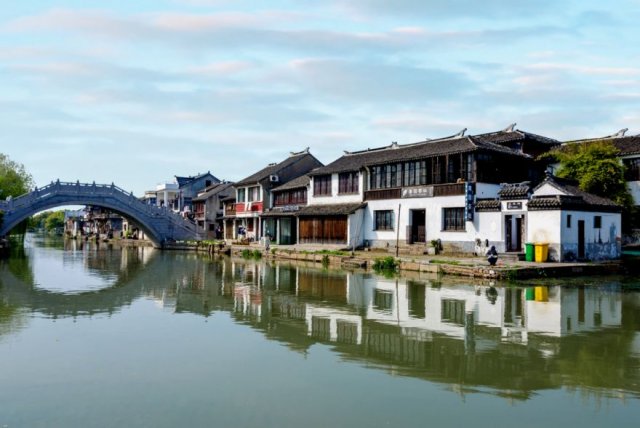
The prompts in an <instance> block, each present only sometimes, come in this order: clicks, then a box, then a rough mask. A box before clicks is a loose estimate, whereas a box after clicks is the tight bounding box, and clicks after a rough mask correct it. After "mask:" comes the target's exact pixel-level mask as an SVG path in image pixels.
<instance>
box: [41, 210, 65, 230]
mask: <svg viewBox="0 0 640 428" xmlns="http://www.w3.org/2000/svg"><path fill="white" fill-rule="evenodd" d="M60 227H64V211H53V212H50V213H49V215H48V216H47V219H46V220H45V221H44V228H45V229H46V230H55V229H57V228H60Z"/></svg>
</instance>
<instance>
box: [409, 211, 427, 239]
mask: <svg viewBox="0 0 640 428" xmlns="http://www.w3.org/2000/svg"><path fill="white" fill-rule="evenodd" d="M426 217H427V216H426V211H425V210H411V231H410V233H411V241H410V243H412V244H413V243H416V242H419V243H423V242H426V240H427V233H426V220H427V218H426Z"/></svg>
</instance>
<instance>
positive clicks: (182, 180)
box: [176, 172, 220, 187]
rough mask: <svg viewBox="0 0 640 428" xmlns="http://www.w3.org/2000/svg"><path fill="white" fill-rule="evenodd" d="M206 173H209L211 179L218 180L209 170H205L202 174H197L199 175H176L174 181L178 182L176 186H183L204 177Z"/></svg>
mask: <svg viewBox="0 0 640 428" xmlns="http://www.w3.org/2000/svg"><path fill="white" fill-rule="evenodd" d="M207 175H210V176H211V177H212V178H213V181H220V180H218V179H217V178H216V177H215V176H214V175H213V174H211V172H205V173H204V174H199V175H194V176H189V177H181V176H178V175H176V181H177V182H178V187H183V186H185V185H187V184H189V183H191V182H192V181H194V180H198V179H200V178H203V177H206V176H207Z"/></svg>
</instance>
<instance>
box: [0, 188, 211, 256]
mask: <svg viewBox="0 0 640 428" xmlns="http://www.w3.org/2000/svg"><path fill="white" fill-rule="evenodd" d="M63 205H95V206H99V207H104V208H108V209H110V210H112V211H113V212H116V213H118V214H120V215H122V216H124V217H127V218H129V219H131V220H133V221H135V222H136V223H137V224H138V225H140V228H141V229H142V230H143V231H144V232H145V234H146V235H147V237H148V238H149V239H150V240H151V241H152V242H153V244H154V246H155V247H163V246H164V244H165V243H166V242H168V241H172V240H175V241H178V240H187V239H199V235H198V232H197V226H196V225H195V223H193V222H192V221H190V220H187V219H185V218H183V217H182V216H180V215H179V214H176V213H174V212H173V211H171V210H170V209H168V208H166V207H158V206H155V205H148V204H145V203H143V202H142V201H140V200H139V199H138V198H136V197H135V196H133V193H129V192H126V191H125V190H123V189H121V188H119V187H118V186H116V185H114V184H113V183H112V184H95V183H92V184H85V183H80V182H76V183H64V182H61V181H60V180H58V181H56V182H52V183H51V184H48V185H47V186H44V187H42V188H39V189H38V188H36V189H34V190H33V191H32V192H30V193H27V194H24V195H22V196H19V197H17V198H13V199H8V200H6V201H0V211H3V212H4V214H3V219H2V225H0V236H6V235H7V234H8V233H9V232H10V231H11V229H13V228H14V227H15V226H17V225H18V224H19V223H20V222H21V221H23V220H25V219H26V218H28V217H31V216H32V215H34V214H36V213H38V212H40V211H44V210H47V209H51V208H55V207H59V206H63Z"/></svg>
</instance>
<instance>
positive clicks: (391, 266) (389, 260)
mask: <svg viewBox="0 0 640 428" xmlns="http://www.w3.org/2000/svg"><path fill="white" fill-rule="evenodd" d="M398 265H399V263H398V261H397V260H396V259H395V258H394V257H392V256H387V257H385V258H381V259H375V261H374V262H373V269H374V270H375V271H386V272H389V271H395V270H396V269H397V268H398Z"/></svg>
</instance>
